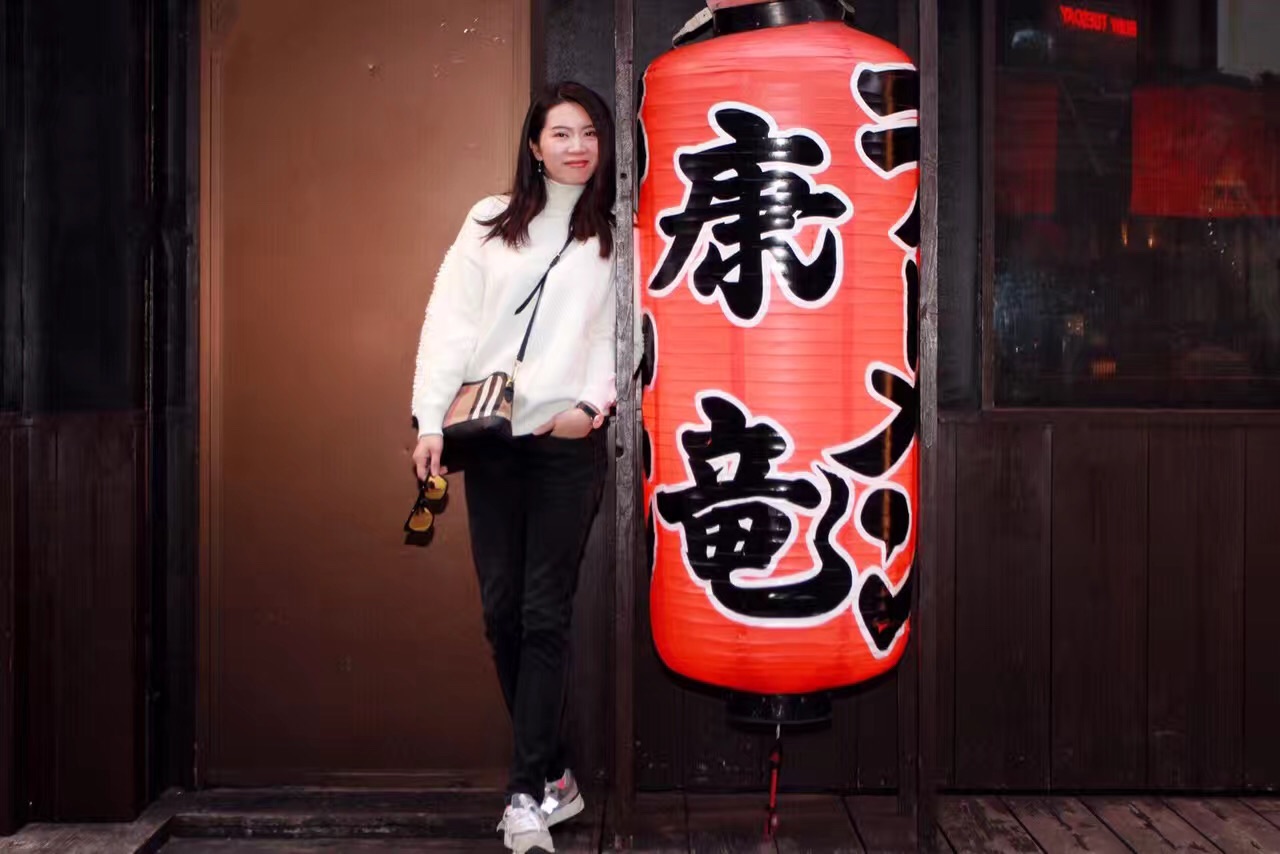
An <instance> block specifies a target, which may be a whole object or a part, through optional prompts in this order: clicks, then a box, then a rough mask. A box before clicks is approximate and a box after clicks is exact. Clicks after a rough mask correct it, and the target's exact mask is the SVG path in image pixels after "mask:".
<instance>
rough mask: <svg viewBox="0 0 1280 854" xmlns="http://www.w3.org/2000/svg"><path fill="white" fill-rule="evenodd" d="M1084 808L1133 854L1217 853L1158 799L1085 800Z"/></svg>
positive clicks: (1212, 845) (1198, 833)
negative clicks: (1122, 841) (1133, 853)
mask: <svg viewBox="0 0 1280 854" xmlns="http://www.w3.org/2000/svg"><path fill="white" fill-rule="evenodd" d="M1085 805H1086V806H1088V807H1089V809H1091V810H1092V811H1093V814H1094V815H1096V816H1097V817H1098V818H1100V819H1102V821H1103V822H1105V823H1106V825H1107V827H1109V828H1111V830H1112V831H1113V832H1114V833H1115V834H1116V836H1119V837H1120V838H1121V839H1123V840H1124V841H1125V844H1127V845H1128V846H1129V847H1130V848H1131V849H1133V850H1134V851H1135V852H1137V854H1167V852H1171V851H1177V852H1195V854H1209V852H1216V851H1217V850H1218V848H1217V846H1215V845H1214V844H1213V843H1212V842H1210V841H1209V840H1208V839H1205V837H1204V835H1203V834H1202V833H1200V831H1198V830H1196V829H1195V828H1194V827H1192V826H1191V825H1189V824H1187V822H1186V821H1185V820H1184V819H1183V818H1182V817H1181V816H1179V815H1178V814H1177V813H1176V812H1174V811H1173V810H1171V809H1170V808H1169V807H1168V806H1167V805H1165V803H1164V802H1163V801H1161V800H1160V799H1159V798H1131V799H1125V798H1087V799H1085Z"/></svg>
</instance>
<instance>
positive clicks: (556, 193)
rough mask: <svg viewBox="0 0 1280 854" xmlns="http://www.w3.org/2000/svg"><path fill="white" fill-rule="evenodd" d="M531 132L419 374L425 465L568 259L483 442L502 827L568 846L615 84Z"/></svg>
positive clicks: (609, 394) (487, 616)
mask: <svg viewBox="0 0 1280 854" xmlns="http://www.w3.org/2000/svg"><path fill="white" fill-rule="evenodd" d="M522 140H523V142H522V145H521V147H520V150H519V152H518V153H517V158H516V178H515V187H514V189H513V190H512V192H511V194H510V195H509V196H494V197H490V198H487V199H484V200H483V201H481V202H480V203H479V204H477V205H476V206H475V207H473V208H472V209H471V213H470V214H469V215H468V217H467V219H466V222H465V223H464V224H463V226H462V231H461V233H460V234H459V235H458V239H457V240H456V241H455V242H454V244H453V247H452V248H451V249H450V250H449V252H448V254H446V255H445V259H444V262H443V263H442V265H441V267H440V272H439V274H438V275H437V277H436V284H435V290H434V292H433V294H432V296H431V300H430V303H429V305H428V306H427V317H426V322H425V323H424V324H423V328H422V339H421V342H420V345H419V350H418V366H417V373H416V375H415V377H414V387H413V414H414V416H415V417H416V418H417V421H418V432H419V439H418V446H417V448H416V450H415V451H414V454H413V460H414V464H415V467H416V469H417V475H418V477H419V478H420V479H425V478H426V477H427V476H428V475H429V474H431V475H437V474H441V473H443V472H444V468H443V467H442V466H441V454H442V453H443V452H444V450H445V448H444V440H443V438H442V436H441V429H442V428H441V422H442V419H443V417H444V415H445V412H446V410H447V408H448V406H449V404H450V402H451V401H452V399H453V396H454V394H455V393H456V392H457V391H458V387H459V386H460V385H461V384H462V383H463V382H464V381H468V382H470V381H475V380H478V379H482V378H484V377H486V376H488V375H490V374H492V373H494V372H497V371H504V372H508V373H509V372H510V371H511V368H512V364H513V362H514V361H515V358H516V353H517V350H518V348H519V346H520V341H521V339H522V338H523V337H524V334H525V328H526V325H527V324H528V317H529V315H528V310H527V307H526V309H525V310H524V311H520V309H521V307H522V305H523V304H524V303H525V301H526V298H527V297H529V295H530V293H531V291H532V290H533V289H534V287H535V285H536V284H537V282H538V280H539V279H540V278H541V277H542V275H543V274H544V273H546V272H547V271H548V269H550V273H549V275H548V276H547V279H546V284H545V287H544V289H543V293H542V304H541V307H540V308H539V309H538V312H537V314H536V316H535V320H534V323H533V328H532V332H531V334H530V336H529V342H528V349H527V352H526V354H525V357H524V361H523V362H522V363H521V368H520V372H519V376H518V378H517V379H516V382H515V397H514V402H513V407H512V419H511V428H512V434H513V439H512V440H511V441H504V440H485V441H483V442H480V443H478V446H477V445H474V444H473V443H471V442H468V443H467V445H468V447H466V449H465V458H466V461H467V467H466V474H467V477H466V494H467V510H468V513H469V516H470V526H471V547H472V552H473V554H474V557H475V564H476V572H477V574H478V576H479V579H480V597H481V605H482V607H483V610H484V624H485V636H486V637H487V638H488V640H489V643H490V645H491V646H492V648H493V658H494V663H495V665H496V667H497V671H498V681H499V682H500V683H501V686H502V695H503V698H504V699H505V700H506V704H507V710H508V711H509V713H510V715H511V722H512V728H513V730H514V735H515V750H514V757H513V759H512V763H511V772H510V781H509V783H508V788H507V796H508V801H507V805H506V809H505V811H504V813H503V818H502V821H501V822H500V823H499V825H498V829H499V830H501V831H503V839H504V842H505V843H506V845H507V847H508V848H510V849H511V850H513V851H516V852H524V851H528V850H530V849H531V848H535V847H536V848H542V849H545V850H548V851H551V850H554V849H553V848H552V844H551V835H550V832H549V830H548V828H549V827H550V826H552V825H555V824H557V823H558V822H560V821H563V820H564V819H566V818H570V817H572V816H574V815H576V814H577V813H579V812H581V811H582V808H583V802H582V795H581V793H580V792H579V791H578V787H577V784H576V783H575V781H574V779H573V774H572V773H571V772H570V771H569V769H568V768H567V767H566V765H565V757H564V751H563V749H562V747H561V742H560V737H559V728H560V716H561V710H562V708H563V704H564V694H565V682H566V664H567V662H566V649H567V645H568V640H569V624H570V618H571V614H572V607H573V596H574V591H575V589H576V587H577V575H578V562H579V559H580V557H581V554H582V549H583V545H584V543H585V541H586V536H587V531H588V529H589V527H590V524H591V519H592V517H593V516H594V514H595V511H596V508H597V506H598V505H599V502H600V495H601V491H602V486H603V482H604V475H605V466H606V459H605V448H604V433H603V431H602V430H601V429H600V428H601V427H602V426H603V424H604V418H605V414H606V413H607V411H608V409H609V407H610V406H612V404H613V395H614V391H613V389H614V291H613V260H612V255H613V233H612V227H613V203H614V197H615V184H614V161H613V120H612V118H611V116H610V115H609V110H608V108H607V107H606V106H605V104H604V102H603V101H602V100H601V99H600V96H599V95H597V94H596V93H594V92H592V91H591V90H590V89H588V88H586V87H584V86H581V85H579V84H577V83H561V84H558V85H555V86H551V87H548V88H547V89H546V90H545V91H544V92H543V93H542V94H541V96H539V97H538V98H536V99H535V100H534V102H533V103H532V104H531V105H530V107H529V112H528V114H527V115H526V117H525V123H524V132H523V136H522ZM562 249H563V252H562V253H561V250H562ZM557 253H561V254H560V257H559V261H558V262H556V263H555V264H554V265H553V264H552V259H554V258H556V257H557Z"/></svg>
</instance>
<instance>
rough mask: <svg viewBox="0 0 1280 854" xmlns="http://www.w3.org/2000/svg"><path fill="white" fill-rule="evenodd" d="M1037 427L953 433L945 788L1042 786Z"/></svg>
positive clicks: (1043, 502) (1044, 709) (1042, 541)
mask: <svg viewBox="0 0 1280 854" xmlns="http://www.w3.org/2000/svg"><path fill="white" fill-rule="evenodd" d="M1050 449H1051V439H1050V432H1049V428H1047V427H1041V426H1034V425H1032V426H1025V427H1024V426H1016V425H991V426H986V425H969V424H965V425H961V426H959V427H958V429H957V432H956V609H955V621H956V625H955V638H956V650H955V662H956V664H955V668H956V669H955V678H956V692H955V712H956V721H955V743H956V773H955V782H956V785H958V786H963V787H974V788H977V787H993V788H1005V787H1008V788H1037V789H1038V788H1046V787H1047V786H1048V783H1049V681H1050V680H1049V622H1050V601H1049V595H1050V585H1049V580H1050V579H1049V560H1050V555H1049V536H1050V503H1049V489H1050V477H1051V466H1050V464H1051V456H1050Z"/></svg>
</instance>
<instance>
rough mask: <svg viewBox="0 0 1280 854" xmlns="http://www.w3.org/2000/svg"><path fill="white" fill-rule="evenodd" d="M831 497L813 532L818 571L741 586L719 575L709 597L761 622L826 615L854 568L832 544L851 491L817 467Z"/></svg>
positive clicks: (847, 588) (842, 596)
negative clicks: (778, 581)
mask: <svg viewBox="0 0 1280 854" xmlns="http://www.w3.org/2000/svg"><path fill="white" fill-rule="evenodd" d="M818 471H819V472H821V473H822V477H823V478H824V479H825V480H826V481H827V487H828V488H829V490H830V493H831V499H830V501H829V503H828V504H827V509H826V511H825V512H824V513H823V514H822V518H821V519H820V520H819V521H818V523H817V527H816V528H815V529H814V533H813V550H814V553H815V554H816V556H817V558H818V571H817V572H816V573H815V574H813V575H811V576H810V577H808V578H804V579H802V580H800V581H793V582H786V581H783V583H781V584H776V585H753V586H750V587H743V586H740V585H737V584H734V583H733V582H732V581H731V580H730V579H728V578H724V579H719V580H717V581H713V582H712V584H711V588H710V592H711V595H712V596H714V597H715V598H716V600H717V601H719V602H720V604H722V605H724V606H725V607H726V608H728V609H729V610H730V611H733V612H734V613H737V614H742V615H743V616H744V617H753V618H757V619H765V620H778V619H789V620H796V619H808V618H813V617H821V616H823V615H826V614H831V613H833V612H835V611H836V609H838V608H840V606H841V605H843V604H844V603H845V601H846V600H847V599H848V598H849V595H850V593H851V592H852V591H853V578H854V567H853V564H852V563H851V562H850V561H849V559H848V558H847V557H846V556H845V555H844V553H843V552H841V551H840V550H839V549H837V548H836V547H835V544H834V534H835V528H836V525H837V524H838V523H839V522H840V520H841V518H843V517H844V515H845V513H846V512H848V509H849V500H850V497H851V496H850V491H849V486H848V484H846V483H845V482H844V479H843V478H841V477H839V476H837V475H835V474H833V473H831V472H829V471H827V470H826V469H824V468H822V467H821V466H819V467H818Z"/></svg>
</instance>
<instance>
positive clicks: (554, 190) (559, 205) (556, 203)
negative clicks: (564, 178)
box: [543, 178, 586, 216]
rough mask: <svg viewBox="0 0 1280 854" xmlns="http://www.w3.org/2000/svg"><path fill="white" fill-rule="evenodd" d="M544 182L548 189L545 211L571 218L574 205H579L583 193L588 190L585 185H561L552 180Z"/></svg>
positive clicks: (548, 179)
mask: <svg viewBox="0 0 1280 854" xmlns="http://www.w3.org/2000/svg"><path fill="white" fill-rule="evenodd" d="M543 182H544V183H545V184H546V187H547V207H546V208H545V210H546V211H547V212H548V213H551V214H558V215H560V216H569V215H570V214H572V213H573V208H574V205H576V204H578V199H580V198H582V191H583V190H585V189H586V185H585V184H559V183H556V182H555V181H552V180H551V179H550V178H543Z"/></svg>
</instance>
